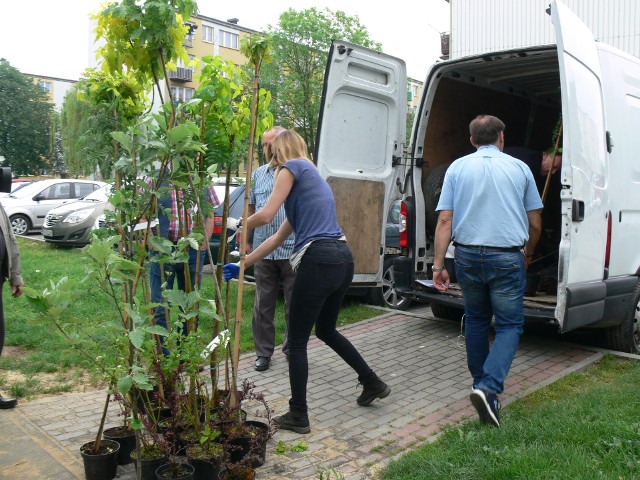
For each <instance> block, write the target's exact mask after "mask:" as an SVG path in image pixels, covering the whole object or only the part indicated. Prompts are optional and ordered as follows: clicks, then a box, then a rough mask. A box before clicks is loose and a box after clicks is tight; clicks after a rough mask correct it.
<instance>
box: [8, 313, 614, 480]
mask: <svg viewBox="0 0 640 480" xmlns="http://www.w3.org/2000/svg"><path fill="white" fill-rule="evenodd" d="M342 331H343V333H345V334H346V336H347V337H348V338H349V339H350V340H351V341H352V342H353V343H354V345H356V347H357V348H358V349H359V350H360V352H361V353H362V355H363V356H364V358H365V359H366V360H367V361H368V362H369V364H370V365H371V366H372V368H373V369H374V370H375V371H376V373H378V375H379V376H380V377H381V378H382V379H383V380H384V381H385V382H387V383H388V384H389V385H390V386H391V389H392V391H391V395H390V396H389V397H387V398H386V399H384V400H377V401H375V402H374V403H373V404H372V405H370V406H369V407H359V406H358V405H357V404H356V402H355V399H356V397H357V396H358V394H359V389H358V388H357V387H356V385H357V379H356V375H355V374H354V372H353V371H352V370H351V369H350V368H349V367H348V366H347V365H345V364H344V363H343V362H342V361H341V360H340V358H339V357H338V356H337V355H335V354H334V353H333V351H331V350H330V349H329V348H328V347H326V346H325V345H324V344H322V343H321V342H319V341H318V340H317V339H315V337H314V338H313V339H312V340H311V342H310V344H309V388H308V397H309V398H308V400H309V416H310V420H311V428H312V430H311V434H309V435H304V436H302V435H297V434H294V433H291V432H278V433H277V434H276V436H275V438H274V439H272V440H271V441H270V443H269V445H268V447H267V462H266V463H265V465H264V466H262V467H260V468H259V469H258V470H257V478H258V479H269V480H281V479H317V478H318V474H317V473H316V472H317V469H318V467H321V466H326V467H334V468H335V469H336V470H337V471H339V472H341V473H342V474H344V476H345V478H346V479H348V480H360V479H365V478H371V477H372V476H373V474H374V473H375V471H376V469H379V468H380V467H381V466H383V465H384V464H385V463H386V462H388V461H389V459H391V458H393V457H394V456H396V455H398V454H400V453H401V452H403V451H405V450H406V449H407V448H413V447H415V446H417V445H419V444H421V443H424V442H427V441H430V440H432V439H434V438H435V436H437V434H438V431H439V430H440V429H441V427H442V426H443V425H446V424H452V423H455V422H459V421H461V420H464V419H466V418H468V417H472V418H473V419H475V418H476V417H475V411H474V410H473V408H472V407H471V405H470V403H469V401H468V394H469V389H470V377H469V373H468V371H467V368H466V358H465V352H464V349H463V348H460V347H459V346H458V345H457V335H458V334H459V325H457V324H455V323H452V322H446V321H440V320H435V319H433V318H432V317H431V312H430V310H429V309H428V307H424V308H422V309H421V310H414V311H413V313H398V312H393V313H388V314H385V315H382V316H380V317H377V318H375V319H371V320H368V321H365V322H361V323H359V324H356V325H353V326H348V327H345V328H344V329H343V330H342ZM602 355H603V353H601V352H600V351H598V350H597V349H592V348H590V347H584V346H578V345H572V344H568V343H563V342H560V341H558V340H557V339H555V338H541V337H536V336H532V335H527V334H525V335H524V336H523V337H522V341H521V346H520V349H519V351H518V355H517V357H516V359H515V361H514V364H513V367H512V369H511V373H510V376H509V378H508V379H507V384H506V390H505V393H504V395H503V396H502V398H501V400H502V404H503V406H505V405H508V404H509V403H510V402H512V401H513V400H515V399H517V398H519V397H521V396H523V395H526V394H527V393H529V392H531V391H533V390H535V389H537V388H540V387H541V386H544V385H546V384H548V383H551V382H553V381H554V380H556V379H558V378H560V377H561V376H563V375H566V374H567V373H570V372H573V371H576V370H578V369H580V368H583V367H584V366H585V365H589V364H590V363H592V362H594V361H595V360H597V359H599V358H601V357H602ZM253 360H254V356H253V354H249V355H245V356H243V358H242V359H241V362H240V375H239V376H240V377H241V378H247V379H249V380H251V381H253V382H255V384H256V386H257V391H260V392H263V393H265V395H266V397H267V400H268V401H269V404H270V406H271V407H272V408H274V409H275V411H276V414H279V413H281V412H283V411H285V410H286V406H287V401H288V395H289V383H288V373H287V362H286V360H285V358H284V356H283V355H282V354H281V353H280V352H278V353H276V354H275V355H274V357H273V358H272V364H271V368H270V369H269V370H268V371H266V372H255V371H254V370H253ZM103 402H104V392H91V393H86V394H66V395H60V396H56V397H52V398H46V399H41V400H36V401H32V402H23V403H22V404H21V405H20V406H19V408H17V409H14V410H13V411H7V412H2V414H1V415H0V429H1V430H0V431H5V426H6V424H7V423H6V422H7V421H8V420H7V418H8V417H5V415H6V414H10V415H12V417H10V418H11V420H12V421H14V422H15V421H16V420H19V421H20V422H21V425H22V427H21V428H22V430H23V431H24V432H27V434H28V435H31V437H32V438H35V439H36V441H37V444H38V445H39V446H40V447H41V448H42V449H43V452H44V453H43V456H45V455H46V456H47V458H46V459H44V460H43V461H48V462H52V463H55V462H58V463H59V464H60V465H59V467H61V468H62V467H64V468H63V470H64V469H66V471H67V473H64V474H62V473H56V474H55V476H51V477H47V476H42V475H43V474H42V473H41V472H40V473H39V474H37V475H36V474H34V475H36V476H33V477H29V476H24V472H25V471H26V470H28V469H26V470H25V469H23V470H21V472H22V473H21V475H20V477H14V476H11V474H9V473H8V472H11V471H13V470H12V468H15V466H16V465H15V462H20V460H19V459H18V460H16V459H15V458H13V457H16V455H14V456H13V457H11V456H9V457H11V460H13V463H9V464H8V463H7V462H8V458H9V457H7V456H5V455H3V454H2V453H3V450H4V452H6V450H5V448H11V447H10V445H5V444H7V443H10V440H9V439H4V438H3V441H2V442H0V454H2V456H0V479H4V478H6V479H14V478H15V479H17V478H20V479H21V480H31V479H33V480H36V479H37V480H43V479H46V478H52V479H56V480H65V479H66V478H68V479H74V478H80V479H82V478H84V473H83V470H82V461H81V459H80V456H79V453H78V448H79V446H80V445H82V444H83V443H85V442H87V441H90V440H92V436H93V435H94V432H95V429H96V427H97V425H98V421H99V418H100V413H101V410H102V406H103ZM110 420H111V424H110V425H111V426H113V425H116V424H117V423H118V422H117V420H116V418H115V416H112V418H111V419H110ZM108 426H109V425H108ZM301 439H302V440H304V441H305V442H306V443H308V445H309V448H308V450H306V451H305V452H291V453H288V454H284V455H283V454H276V453H275V446H276V444H277V442H278V441H280V440H282V441H283V442H285V443H286V444H287V445H289V446H293V445H294V444H295V443H297V442H298V441H299V440H301ZM47 440H51V444H50V445H47V444H46V443H45V442H46V441H47ZM2 457H5V460H2ZM52 459H53V460H52ZM22 462H23V463H22V465H24V464H28V463H29V462H31V463H33V465H32V466H33V467H34V468H33V469H32V470H34V471H36V470H38V468H37V466H38V465H37V463H38V459H32V460H22ZM6 475H9V476H6ZM38 475H39V476H38ZM117 478H119V479H121V480H131V479H134V478H135V475H134V473H133V471H132V470H131V466H126V467H119V474H118V477H117Z"/></svg>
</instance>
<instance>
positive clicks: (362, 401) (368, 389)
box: [356, 374, 391, 407]
mask: <svg viewBox="0 0 640 480" xmlns="http://www.w3.org/2000/svg"><path fill="white" fill-rule="evenodd" d="M362 386H363V390H362V393H361V394H360V396H359V397H358V399H357V400H356V401H357V402H358V405H360V406H362V407H364V406H366V405H369V404H370V403H371V402H373V401H374V400H375V399H376V398H384V397H386V396H388V395H389V394H390V393H391V389H390V388H389V386H388V385H387V384H386V383H384V382H383V381H382V380H380V379H379V378H378V376H377V375H375V374H374V376H373V378H371V379H370V380H368V381H366V382H363V383H362Z"/></svg>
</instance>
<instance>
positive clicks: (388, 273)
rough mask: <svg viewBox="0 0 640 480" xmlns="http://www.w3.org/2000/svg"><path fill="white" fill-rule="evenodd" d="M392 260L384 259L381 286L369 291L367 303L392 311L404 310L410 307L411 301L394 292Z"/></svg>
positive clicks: (394, 281)
mask: <svg viewBox="0 0 640 480" xmlns="http://www.w3.org/2000/svg"><path fill="white" fill-rule="evenodd" d="M393 258H394V257H387V258H385V259H384V267H383V269H384V270H383V272H384V273H383V274H382V286H381V287H375V288H370V289H369V303H371V304H372V305H380V306H382V307H387V308H393V309H394V310H406V309H407V308H408V307H409V305H411V299H410V298H407V297H403V296H402V295H399V294H398V292H397V291H396V276H395V272H394V271H393Z"/></svg>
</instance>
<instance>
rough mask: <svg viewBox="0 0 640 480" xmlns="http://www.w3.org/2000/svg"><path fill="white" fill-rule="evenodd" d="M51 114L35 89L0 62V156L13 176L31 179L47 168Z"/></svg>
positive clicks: (25, 78)
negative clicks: (25, 176)
mask: <svg viewBox="0 0 640 480" xmlns="http://www.w3.org/2000/svg"><path fill="white" fill-rule="evenodd" d="M52 111H53V106H52V104H51V103H49V98H48V96H47V95H46V94H45V93H44V92H43V91H42V90H41V89H40V87H39V86H38V85H36V84H34V83H33V81H32V80H31V79H30V78H29V77H27V76H26V75H23V74H22V73H20V72H19V71H18V70H17V69H15V68H14V67H12V66H11V65H10V64H9V62H7V61H0V155H2V156H3V157H5V161H4V166H8V167H11V169H12V171H13V174H14V175H35V174H38V173H40V171H41V170H43V169H44V168H45V167H48V166H49V159H48V157H49V154H50V148H51V118H52V117H51V115H52Z"/></svg>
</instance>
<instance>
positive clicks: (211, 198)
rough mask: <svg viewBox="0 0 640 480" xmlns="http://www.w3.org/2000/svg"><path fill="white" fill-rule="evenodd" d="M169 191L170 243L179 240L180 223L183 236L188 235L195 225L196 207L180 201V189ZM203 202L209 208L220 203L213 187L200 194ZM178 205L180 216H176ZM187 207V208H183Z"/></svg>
mask: <svg viewBox="0 0 640 480" xmlns="http://www.w3.org/2000/svg"><path fill="white" fill-rule="evenodd" d="M177 192H178V195H177V197H176V189H171V216H170V217H169V235H168V238H169V240H171V241H172V242H177V241H178V240H179V239H180V222H182V226H183V227H184V232H185V235H189V234H190V233H191V231H192V230H193V227H194V226H195V225H196V224H197V217H196V215H197V213H198V207H197V205H193V206H192V205H185V204H184V203H183V201H182V189H180V188H178V189H177ZM202 196H203V201H206V202H207V203H210V204H211V208H215V207H217V206H218V204H219V203H220V202H219V201H218V197H217V195H216V191H215V190H214V189H213V187H207V188H205V190H204V192H203V193H202ZM178 203H180V215H178ZM185 207H188V208H185Z"/></svg>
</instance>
